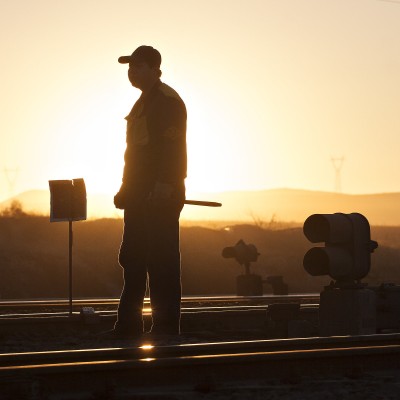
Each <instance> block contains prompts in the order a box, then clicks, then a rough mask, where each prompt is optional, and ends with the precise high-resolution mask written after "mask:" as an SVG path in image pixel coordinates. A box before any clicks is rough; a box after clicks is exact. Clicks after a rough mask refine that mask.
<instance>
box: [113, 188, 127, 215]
mask: <svg viewBox="0 0 400 400" xmlns="http://www.w3.org/2000/svg"><path fill="white" fill-rule="evenodd" d="M114 205H115V207H116V208H119V209H120V210H123V209H124V208H125V193H124V191H123V190H122V189H120V190H119V192H118V193H117V194H116V195H115V196H114Z"/></svg>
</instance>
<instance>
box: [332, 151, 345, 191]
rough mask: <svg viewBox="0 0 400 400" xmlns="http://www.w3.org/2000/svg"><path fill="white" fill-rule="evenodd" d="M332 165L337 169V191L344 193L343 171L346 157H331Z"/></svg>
mask: <svg viewBox="0 0 400 400" xmlns="http://www.w3.org/2000/svg"><path fill="white" fill-rule="evenodd" d="M331 161H332V165H333V168H334V170H335V192H337V193H342V178H341V172H342V167H343V162H344V157H343V156H342V157H337V158H335V157H331Z"/></svg>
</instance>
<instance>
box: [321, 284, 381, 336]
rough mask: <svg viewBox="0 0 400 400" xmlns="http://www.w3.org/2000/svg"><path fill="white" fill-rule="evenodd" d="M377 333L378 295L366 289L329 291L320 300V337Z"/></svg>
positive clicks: (350, 288)
mask: <svg viewBox="0 0 400 400" xmlns="http://www.w3.org/2000/svg"><path fill="white" fill-rule="evenodd" d="M375 333H376V295H375V293H374V292H373V291H372V290H369V289H367V288H365V287H357V286H352V287H349V288H347V287H345V288H343V287H341V288H337V287H330V286H328V287H326V288H325V289H324V291H323V292H322V293H321V296H320V306H319V334H320V336H344V335H370V334H375Z"/></svg>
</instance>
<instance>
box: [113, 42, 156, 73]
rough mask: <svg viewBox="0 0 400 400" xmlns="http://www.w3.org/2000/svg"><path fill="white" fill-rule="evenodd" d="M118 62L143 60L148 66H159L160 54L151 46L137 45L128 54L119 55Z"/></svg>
mask: <svg viewBox="0 0 400 400" xmlns="http://www.w3.org/2000/svg"><path fill="white" fill-rule="evenodd" d="M118 62H119V63H120V64H128V63H130V62H145V63H147V64H148V65H149V66H150V67H158V68H159V67H160V65H161V54H160V52H159V51H158V50H156V49H155V48H153V47H151V46H139V47H138V48H137V49H136V50H135V51H134V52H133V53H132V54H131V55H130V56H121V57H119V58H118Z"/></svg>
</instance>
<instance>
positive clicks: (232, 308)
mask: <svg viewBox="0 0 400 400" xmlns="http://www.w3.org/2000/svg"><path fill="white" fill-rule="evenodd" d="M309 307H318V304H301V305H300V308H301V309H305V308H309ZM267 309H268V304H265V305H241V306H215V307H210V306H206V307H204V306H199V307H182V308H181V313H182V314H188V313H198V314H201V313H212V312H219V313H228V312H235V311H266V310H267ZM116 312H117V310H116V309H115V310H103V311H98V312H97V314H98V315H100V316H115V315H116ZM150 314H151V309H150V308H144V309H143V315H150ZM67 316H70V314H69V312H68V311H57V312H32V313H22V314H18V313H15V314H12V313H9V314H0V322H1V321H5V320H13V319H26V318H56V317H67ZM79 316H80V312H74V313H73V317H75V318H76V317H79Z"/></svg>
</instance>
